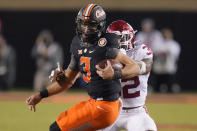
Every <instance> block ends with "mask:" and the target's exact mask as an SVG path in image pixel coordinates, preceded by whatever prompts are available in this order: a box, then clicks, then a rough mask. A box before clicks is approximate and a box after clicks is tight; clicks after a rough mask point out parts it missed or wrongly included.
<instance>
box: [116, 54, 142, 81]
mask: <svg viewBox="0 0 197 131" xmlns="http://www.w3.org/2000/svg"><path fill="white" fill-rule="evenodd" d="M116 59H117V60H118V61H120V62H121V63H122V64H124V65H125V66H124V68H123V69H122V70H121V78H123V79H125V78H132V77H134V76H136V75H138V74H139V72H140V67H139V65H138V64H137V63H136V62H135V61H134V60H132V59H131V58H129V57H128V56H126V55H124V54H122V53H118V55H117V57H116Z"/></svg>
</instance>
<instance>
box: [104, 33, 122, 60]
mask: <svg viewBox="0 0 197 131" xmlns="http://www.w3.org/2000/svg"><path fill="white" fill-rule="evenodd" d="M105 38H106V40H107V45H106V47H107V52H106V57H107V59H115V58H116V56H117V54H118V52H119V51H120V50H119V49H118V48H119V42H120V37H119V36H118V35H116V34H114V33H106V34H105Z"/></svg>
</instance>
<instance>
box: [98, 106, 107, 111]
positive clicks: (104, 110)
mask: <svg viewBox="0 0 197 131" xmlns="http://www.w3.org/2000/svg"><path fill="white" fill-rule="evenodd" d="M96 107H97V108H98V109H100V110H103V111H105V110H104V109H103V108H101V107H100V106H96Z"/></svg>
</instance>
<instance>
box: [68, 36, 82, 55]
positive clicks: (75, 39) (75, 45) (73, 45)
mask: <svg viewBox="0 0 197 131" xmlns="http://www.w3.org/2000/svg"><path fill="white" fill-rule="evenodd" d="M79 46H80V40H79V37H78V36H75V37H73V39H72V43H71V45H70V53H73V52H74V51H75V50H77V48H78V47H79Z"/></svg>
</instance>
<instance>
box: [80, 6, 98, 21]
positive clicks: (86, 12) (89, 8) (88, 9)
mask: <svg viewBox="0 0 197 131" xmlns="http://www.w3.org/2000/svg"><path fill="white" fill-rule="evenodd" d="M95 5H96V4H88V5H87V6H86V8H85V10H84V12H83V20H84V21H88V20H89V16H90V13H91V11H92V9H93V8H94V7H95Z"/></svg>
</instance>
